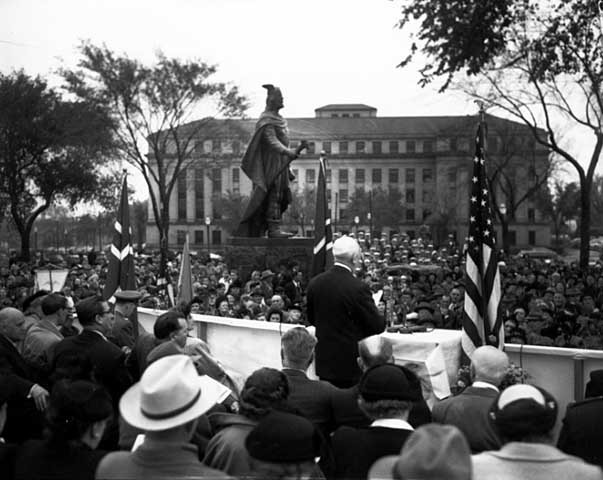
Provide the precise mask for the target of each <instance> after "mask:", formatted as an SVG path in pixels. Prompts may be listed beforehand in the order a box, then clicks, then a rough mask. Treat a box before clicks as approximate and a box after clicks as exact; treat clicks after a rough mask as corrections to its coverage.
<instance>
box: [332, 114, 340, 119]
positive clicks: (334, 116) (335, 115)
mask: <svg viewBox="0 0 603 480" xmlns="http://www.w3.org/2000/svg"><path fill="white" fill-rule="evenodd" d="M338 117H339V115H337V114H336V113H332V114H331V118H338Z"/></svg>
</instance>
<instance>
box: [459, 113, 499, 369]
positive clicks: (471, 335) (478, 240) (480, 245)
mask: <svg viewBox="0 0 603 480" xmlns="http://www.w3.org/2000/svg"><path fill="white" fill-rule="evenodd" d="M484 143H485V142H484V125H483V124H482V123H480V125H479V127H478V129H477V134H476V138H475V158H474V159H473V176H472V178H471V196H470V199H469V234H468V238H467V252H466V258H465V260H466V264H465V306H464V311H463V332H462V339H461V343H462V347H463V352H464V354H465V355H466V356H467V358H471V355H472V354H473V351H474V350H475V349H476V348H477V347H479V346H482V345H493V346H495V347H498V348H502V347H503V342H504V327H503V322H502V318H501V316H500V315H499V304H500V298H501V287H500V273H499V271H498V258H497V254H496V248H495V243H496V235H495V232H494V226H493V223H492V213H491V210H490V195H489V191H488V189H489V186H488V180H487V177H486V169H485V165H484V163H485V162H484V158H485V154H484Z"/></svg>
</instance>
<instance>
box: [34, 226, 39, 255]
mask: <svg viewBox="0 0 603 480" xmlns="http://www.w3.org/2000/svg"><path fill="white" fill-rule="evenodd" d="M34 251H36V252H37V251H38V227H34Z"/></svg>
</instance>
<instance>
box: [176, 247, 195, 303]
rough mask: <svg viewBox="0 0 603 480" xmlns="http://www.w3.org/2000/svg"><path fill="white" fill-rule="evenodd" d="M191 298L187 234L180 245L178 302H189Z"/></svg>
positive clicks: (190, 272)
mask: <svg viewBox="0 0 603 480" xmlns="http://www.w3.org/2000/svg"><path fill="white" fill-rule="evenodd" d="M192 299H193V274H192V270H191V257H190V252H189V245H188V235H186V240H185V241H184V247H182V258H181V260H180V275H179V277H178V302H185V303H190V302H191V300H192Z"/></svg>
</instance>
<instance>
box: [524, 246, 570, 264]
mask: <svg viewBox="0 0 603 480" xmlns="http://www.w3.org/2000/svg"><path fill="white" fill-rule="evenodd" d="M517 256H518V257H519V258H528V259H530V260H540V261H542V262H544V263H551V262H553V261H555V262H559V261H561V260H562V259H561V257H560V256H559V255H558V254H557V253H555V252H554V251H553V250H551V249H550V248H545V247H534V248H530V249H527V250H520V251H519V252H518V253H517Z"/></svg>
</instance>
